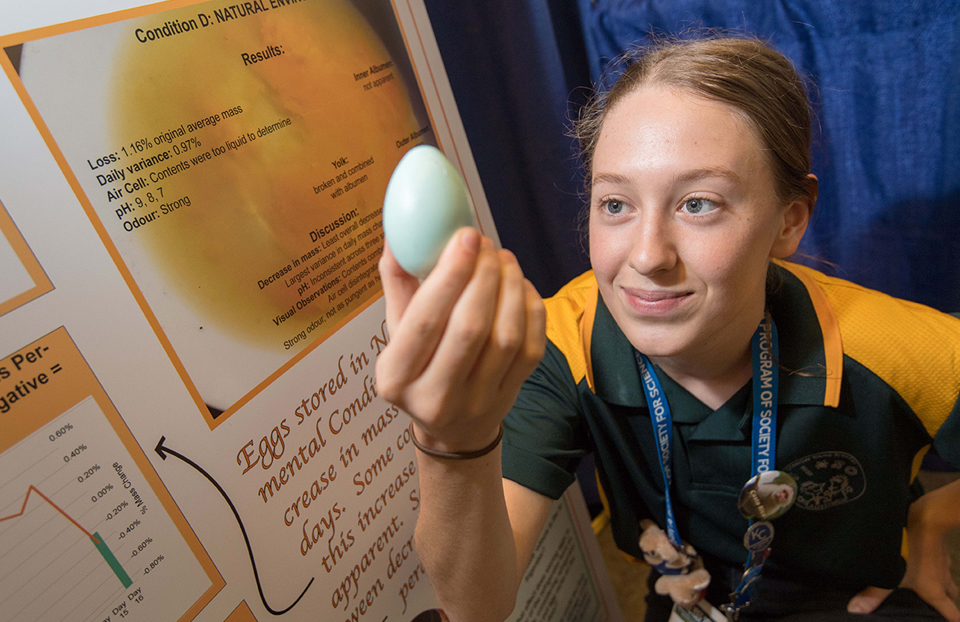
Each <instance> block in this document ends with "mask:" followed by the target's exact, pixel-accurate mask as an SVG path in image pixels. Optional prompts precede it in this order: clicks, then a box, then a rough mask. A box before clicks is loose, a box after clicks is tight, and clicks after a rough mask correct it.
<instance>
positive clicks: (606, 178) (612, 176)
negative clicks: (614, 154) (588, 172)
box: [592, 173, 630, 185]
mask: <svg viewBox="0 0 960 622" xmlns="http://www.w3.org/2000/svg"><path fill="white" fill-rule="evenodd" d="M599 183H607V184H614V185H626V184H629V183H630V179H629V178H628V177H627V176H626V175H619V174H617V173H598V174H596V175H594V176H593V184H592V185H597V184H599Z"/></svg>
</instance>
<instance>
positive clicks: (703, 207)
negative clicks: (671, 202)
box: [683, 199, 719, 214]
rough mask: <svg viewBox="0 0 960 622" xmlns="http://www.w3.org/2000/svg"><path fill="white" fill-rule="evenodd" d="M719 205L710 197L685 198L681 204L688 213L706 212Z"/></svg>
mask: <svg viewBox="0 0 960 622" xmlns="http://www.w3.org/2000/svg"><path fill="white" fill-rule="evenodd" d="M717 207H719V206H718V205H717V204H716V203H714V202H713V201H711V200H710V199H687V200H686V201H685V202H684V204H683V209H684V210H685V211H686V212H687V213H688V214H706V213H708V212H712V211H713V210H715V209H717Z"/></svg>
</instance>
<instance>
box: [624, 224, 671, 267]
mask: <svg viewBox="0 0 960 622" xmlns="http://www.w3.org/2000/svg"><path fill="white" fill-rule="evenodd" d="M633 244H634V246H633V250H632V252H631V253H630V266H631V267H632V268H633V269H634V270H636V271H637V272H639V273H640V274H642V275H644V276H653V275H654V274H656V273H658V272H662V271H668V270H672V269H673V268H674V267H676V265H677V249H676V245H675V244H674V241H673V233H672V231H671V226H670V223H668V222H667V220H666V219H665V218H663V217H662V216H660V215H658V214H645V215H644V216H643V218H641V219H640V220H639V221H638V222H637V231H636V237H635V240H634V243H633Z"/></svg>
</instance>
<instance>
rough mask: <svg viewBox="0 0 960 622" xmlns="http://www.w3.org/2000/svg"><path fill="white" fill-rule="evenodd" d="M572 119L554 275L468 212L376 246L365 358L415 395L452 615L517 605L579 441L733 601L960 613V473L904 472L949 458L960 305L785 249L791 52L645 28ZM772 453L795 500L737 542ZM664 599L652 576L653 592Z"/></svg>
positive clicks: (500, 611) (789, 214) (656, 602)
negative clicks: (566, 275)
mask: <svg viewBox="0 0 960 622" xmlns="http://www.w3.org/2000/svg"><path fill="white" fill-rule="evenodd" d="M578 131H579V134H580V142H581V146H582V148H583V159H584V162H585V165H586V169H587V178H588V180H589V184H590V206H589V209H590V217H589V236H590V259H591V264H592V267H593V270H592V271H591V272H588V273H587V274H585V275H583V276H581V277H578V278H577V279H575V280H574V281H573V282H571V283H570V284H569V285H567V286H566V287H565V288H563V289H562V290H561V291H560V292H559V293H558V294H557V295H556V296H554V297H553V298H551V299H549V300H547V301H545V302H543V301H541V299H540V298H539V296H538V295H537V293H536V291H535V290H534V288H533V286H532V285H531V284H530V283H529V282H528V281H526V280H525V279H524V277H523V275H522V273H521V270H520V267H519V266H518V264H517V262H516V259H515V258H514V256H513V255H512V254H511V253H510V252H509V251H506V250H496V249H495V248H494V246H493V244H492V243H491V241H490V240H489V239H487V238H485V237H483V236H481V235H480V234H479V233H478V232H477V231H475V230H472V229H465V230H461V231H459V232H458V234H457V235H456V236H455V238H454V239H453V240H452V241H451V242H450V243H449V244H448V246H447V247H446V249H445V251H444V254H443V256H442V258H441V261H440V263H439V265H438V267H437V268H436V269H435V270H434V271H433V273H431V274H430V276H429V277H428V278H427V279H425V280H424V281H423V282H422V283H419V282H418V280H417V279H415V278H413V277H411V276H409V275H407V274H405V273H404V272H403V271H402V270H401V269H400V268H399V266H398V265H397V263H396V262H395V260H394V259H393V257H392V255H391V254H390V251H389V249H385V251H384V254H383V258H382V260H381V262H380V274H381V277H382V279H383V286H384V292H385V296H386V304H387V323H388V327H389V331H390V335H391V341H390V344H389V346H388V347H387V349H386V350H385V351H384V352H383V353H382V354H381V356H380V358H379V360H378V362H377V383H378V387H379V389H380V392H381V394H382V395H383V396H384V397H385V398H386V399H388V400H390V401H392V402H394V403H396V404H397V405H399V406H400V407H401V408H403V409H404V410H405V411H407V412H408V413H409V414H410V415H411V417H412V418H413V429H414V432H415V435H416V438H417V441H418V446H419V450H418V461H419V465H420V486H421V492H422V506H421V510H420V516H419V521H418V525H417V548H418V552H419V555H420V557H421V559H422V561H423V563H424V565H425V566H426V568H427V570H428V573H429V575H430V577H431V580H432V582H433V584H434V586H435V588H436V590H437V593H438V594H439V597H440V599H441V601H442V604H443V607H444V609H445V611H446V613H447V614H448V615H449V617H450V619H451V620H454V621H455V622H467V621H473V620H478V621H479V620H497V621H499V620H503V619H504V618H506V617H507V616H508V615H509V614H510V612H511V611H512V609H513V607H514V604H515V598H516V594H517V590H518V586H519V582H520V580H521V578H522V576H523V574H524V568H525V567H526V565H527V563H528V561H529V559H530V557H531V553H532V550H533V547H534V545H535V543H536V540H537V538H538V535H539V533H540V531H541V529H542V527H543V525H544V522H545V520H546V517H547V515H548V511H549V509H550V507H551V504H552V501H553V499H556V498H558V497H559V496H560V494H562V492H563V490H564V489H565V488H566V486H568V485H569V484H570V483H572V482H573V479H574V476H573V473H574V472H575V470H576V466H577V462H578V459H579V458H580V457H581V456H583V455H584V454H586V453H587V452H590V451H593V452H595V453H596V456H597V463H598V471H599V475H600V481H601V484H602V486H603V488H604V491H605V493H606V496H607V498H608V499H609V505H610V510H611V516H612V524H613V530H614V536H615V539H616V541H617V544H618V546H619V547H620V548H621V549H623V550H624V551H625V552H627V553H629V554H631V555H633V556H635V557H638V558H639V557H642V555H643V552H642V551H641V550H640V548H639V544H638V542H639V538H640V535H641V532H642V529H641V526H640V525H641V521H644V524H649V523H648V522H647V521H649V520H652V521H653V522H654V523H656V525H657V526H658V527H659V528H660V529H663V530H664V531H665V534H667V535H670V536H672V537H671V540H675V541H676V542H675V545H676V546H677V547H678V549H679V547H680V546H681V543H680V541H679V540H681V539H682V541H683V542H684V543H689V544H691V545H692V546H693V548H694V549H696V551H697V552H698V554H699V555H698V557H697V559H696V562H695V564H696V565H697V566H698V567H699V566H703V567H705V569H706V570H707V571H708V572H709V575H710V584H709V587H708V589H707V600H709V601H710V602H711V603H712V604H713V605H715V606H718V607H720V606H722V605H724V604H727V603H729V604H730V605H731V608H730V610H729V611H730V614H729V615H731V616H732V617H735V616H739V618H740V619H744V620H749V619H786V618H788V617H789V616H792V615H798V614H803V613H804V612H806V613H808V614H809V613H811V612H812V613H813V616H814V617H813V618H811V619H846V618H845V616H851V618H853V616H852V614H850V613H847V612H854V613H858V614H868V615H867V616H866V617H867V618H871V617H872V616H874V615H880V614H883V613H885V614H886V615H889V616H891V617H893V618H895V619H911V618H916V619H927V617H928V616H931V617H933V618H934V619H939V616H940V615H942V616H943V617H945V618H946V619H948V620H950V621H951V622H960V611H958V609H957V607H956V605H955V604H954V601H955V599H956V597H957V587H956V585H954V583H953V581H952V580H951V578H950V573H949V557H948V556H947V554H946V553H945V549H944V538H945V534H946V533H947V531H949V530H950V529H952V528H954V527H956V526H958V524H960V511H958V510H957V508H958V507H960V482H957V483H956V484H953V485H949V486H947V487H945V488H941V489H938V490H936V491H934V492H932V493H929V494H926V495H923V496H919V498H918V494H917V493H916V492H914V490H915V489H914V488H911V485H910V484H911V481H912V478H913V477H914V476H915V474H916V467H917V465H919V460H920V458H921V457H922V455H923V453H924V452H925V451H926V450H927V449H928V448H929V447H930V446H931V445H932V446H933V447H934V448H935V450H936V451H937V452H938V453H939V454H940V455H941V456H942V457H943V458H945V459H947V460H948V461H951V462H952V463H953V464H954V465H955V466H957V467H960V438H958V437H960V413H958V407H957V396H958V393H960V374H958V370H957V369H956V366H957V362H958V361H960V320H957V319H955V318H952V317H950V316H947V315H945V314H941V313H939V312H937V311H935V310H932V309H929V308H926V307H922V306H920V305H915V304H912V303H907V302H904V301H899V300H895V299H893V298H890V297H888V296H885V295H883V294H880V293H878V292H873V291H870V290H866V289H863V288H860V287H858V286H856V285H853V284H851V283H848V282H845V281H840V280H838V279H834V278H830V277H827V276H825V275H822V274H820V273H819V272H816V271H813V270H810V269H808V268H803V267H800V266H797V265H795V264H791V263H788V262H785V261H783V260H784V259H785V258H787V257H789V256H790V255H791V254H793V253H794V252H795V251H796V250H797V247H798V245H799V243H800V240H801V238H802V237H803V234H804V232H805V230H806V228H807V225H808V223H809V222H810V218H811V214H812V213H813V209H814V205H815V202H816V198H817V179H816V178H815V177H814V176H813V175H811V174H810V172H809V171H810V155H809V141H810V114H809V106H808V101H807V98H806V95H805V91H804V88H803V85H802V82H801V81H800V79H799V78H798V76H797V74H796V72H795V70H794V69H793V67H792V66H791V64H790V63H789V61H787V60H786V59H785V58H784V57H783V56H782V55H781V54H779V53H778V52H775V51H773V50H771V49H770V48H769V47H768V46H766V45H765V44H763V43H762V42H759V41H756V40H752V39H719V38H718V39H705V40H697V41H687V42H672V43H667V44H664V45H660V46H658V47H656V48H654V49H652V50H648V51H646V52H644V53H643V54H641V55H638V57H637V58H636V59H635V61H634V62H633V64H632V65H631V66H630V67H629V68H628V69H627V70H626V71H625V72H624V74H623V76H622V77H621V78H620V79H619V81H618V82H617V84H616V85H615V86H614V87H613V88H612V89H611V90H610V91H609V92H608V93H606V94H604V95H601V96H600V97H598V98H597V99H596V101H594V102H593V103H592V104H591V106H589V107H588V109H587V111H586V112H585V114H584V115H583V118H582V119H581V121H580V123H579V127H578ZM773 373H776V376H773V378H775V380H774V381H772V382H771V380H770V378H771V376H770V374H773ZM504 427H505V428H506V433H505V435H504V436H503V441H502V442H501V435H503V434H504V432H503V430H504ZM766 471H778V472H779V473H780V474H778V475H777V481H778V482H781V481H792V482H793V484H791V485H795V493H794V494H793V497H794V499H793V502H792V508H791V509H790V510H789V511H787V512H786V513H785V514H783V516H782V517H779V518H777V519H776V520H775V521H773V522H772V523H769V522H768V523H766V524H767V525H772V527H771V528H770V529H769V530H767V531H764V532H763V534H761V535H771V534H772V542H770V541H765V540H763V541H762V543H761V544H760V545H758V548H757V549H756V550H753V551H748V550H746V549H745V548H744V547H745V542H747V540H749V538H746V539H745V534H746V533H747V531H748V530H750V529H755V528H754V527H753V526H754V525H756V524H758V523H763V522H764V521H762V520H760V519H761V518H763V517H757V516H751V517H747V516H745V515H742V507H741V506H742V504H738V497H739V493H740V492H741V490H742V489H743V488H744V486H745V485H746V484H747V482H748V480H750V479H751V478H752V477H754V476H757V475H759V474H760V473H763V472H766ZM754 489H756V482H755V481H754ZM788 496H789V495H788ZM774 527H775V529H774ZM904 528H906V537H904V531H903V529H904ZM774 532H775V533H774ZM754 535H756V534H754ZM764 537H765V536H764ZM754 540H757V538H754ZM761 540H762V538H761ZM903 540H906V542H902V541H903ZM757 541H758V542H759V540H757ZM754 544H756V542H754ZM901 544H906V545H908V547H907V548H909V556H908V559H909V561H908V562H905V561H904V559H903V557H902V556H901ZM745 570H750V571H753V574H751V575H750V578H751V579H756V580H753V581H750V585H749V586H747V587H748V588H749V589H740V590H738V587H740V588H743V585H742V584H743V583H746V581H742V577H743V576H744V574H745ZM654 579H656V577H655V576H654ZM898 586H899V587H900V588H901V589H897V590H895V588H898ZM731 594H733V596H731ZM748 603H749V604H748ZM670 608H671V603H670V602H669V598H666V597H658V596H657V595H656V594H651V596H650V598H649V600H648V614H647V619H648V620H666V619H667V617H668V616H669V615H670ZM874 610H876V613H874V614H870V613H869V612H872V611H874ZM829 612H833V613H829ZM829 616H834V617H829ZM797 619H799V618H797ZM857 619H865V618H857ZM888 619H889V618H888Z"/></svg>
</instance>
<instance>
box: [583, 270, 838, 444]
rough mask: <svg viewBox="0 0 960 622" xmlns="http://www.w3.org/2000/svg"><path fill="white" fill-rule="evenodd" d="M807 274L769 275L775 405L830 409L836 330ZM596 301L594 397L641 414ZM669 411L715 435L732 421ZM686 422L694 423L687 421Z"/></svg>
mask: <svg viewBox="0 0 960 622" xmlns="http://www.w3.org/2000/svg"><path fill="white" fill-rule="evenodd" d="M812 274H814V273H813V272H812V271H811V270H809V269H806V268H802V267H800V266H795V265H792V264H788V263H785V262H777V263H774V264H773V265H772V269H771V276H772V278H773V279H774V282H775V283H776V285H775V286H774V287H773V291H772V292H771V293H769V294H768V296H767V304H768V306H769V308H770V313H771V315H772V316H773V318H774V321H775V322H776V323H777V332H778V334H779V339H780V342H779V345H780V348H779V350H780V363H781V372H780V399H779V403H780V404H781V405H792V406H834V407H835V406H836V405H837V402H838V400H839V384H840V374H841V368H842V347H841V342H840V331H839V328H838V325H837V321H836V318H835V317H834V316H833V311H832V310H831V309H830V306H829V303H827V301H826V297H825V295H824V293H823V291H822V290H821V289H820V287H819V285H818V284H817V283H816V281H815V280H814V278H813V277H812ZM596 299H597V303H596V305H597V306H596V312H595V313H594V314H593V329H592V331H590V334H591V338H590V340H589V342H588V343H589V352H585V353H584V354H585V355H586V356H587V360H588V361H589V364H588V367H589V368H590V369H591V371H592V376H593V382H592V384H593V389H594V392H595V393H596V395H597V397H599V398H600V399H602V400H604V401H605V402H608V403H610V404H617V405H620V406H627V407H632V408H644V409H646V407H647V403H646V399H645V397H644V394H643V388H642V386H641V382H640V372H639V370H638V369H637V363H636V360H635V358H634V352H633V346H632V345H631V344H630V342H629V341H628V340H627V338H626V336H625V335H624V334H623V332H622V331H621V330H620V328H619V326H617V323H616V321H615V320H614V319H613V316H612V315H611V314H610V311H609V309H607V306H606V305H605V304H604V302H603V298H602V297H601V296H599V295H598V296H597V298H596ZM838 356H839V361H838ZM786 370H792V372H791V371H786ZM750 401H752V400H750ZM731 405H732V404H731ZM671 406H672V405H671ZM671 410H672V411H673V419H674V420H675V421H676V422H678V423H696V422H698V421H700V424H701V426H703V425H706V426H707V428H709V429H712V428H714V427H715V424H718V425H716V428H717V429H718V430H719V429H729V427H728V426H729V424H730V423H731V421H730V420H729V417H731V416H733V413H729V412H725V409H724V407H721V408H720V409H719V410H717V411H715V413H713V414H714V415H723V417H722V418H723V419H725V420H724V421H716V422H712V421H710V420H711V419H712V418H713V416H708V417H706V418H705V419H704V418H701V417H700V416H699V415H696V414H694V413H693V412H690V413H689V414H688V413H684V412H682V411H684V410H688V409H679V408H671ZM691 417H692V419H693V420H691V421H687V420H686V419H687V418H691ZM738 423H739V419H738ZM737 427H739V425H738V426H737Z"/></svg>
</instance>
